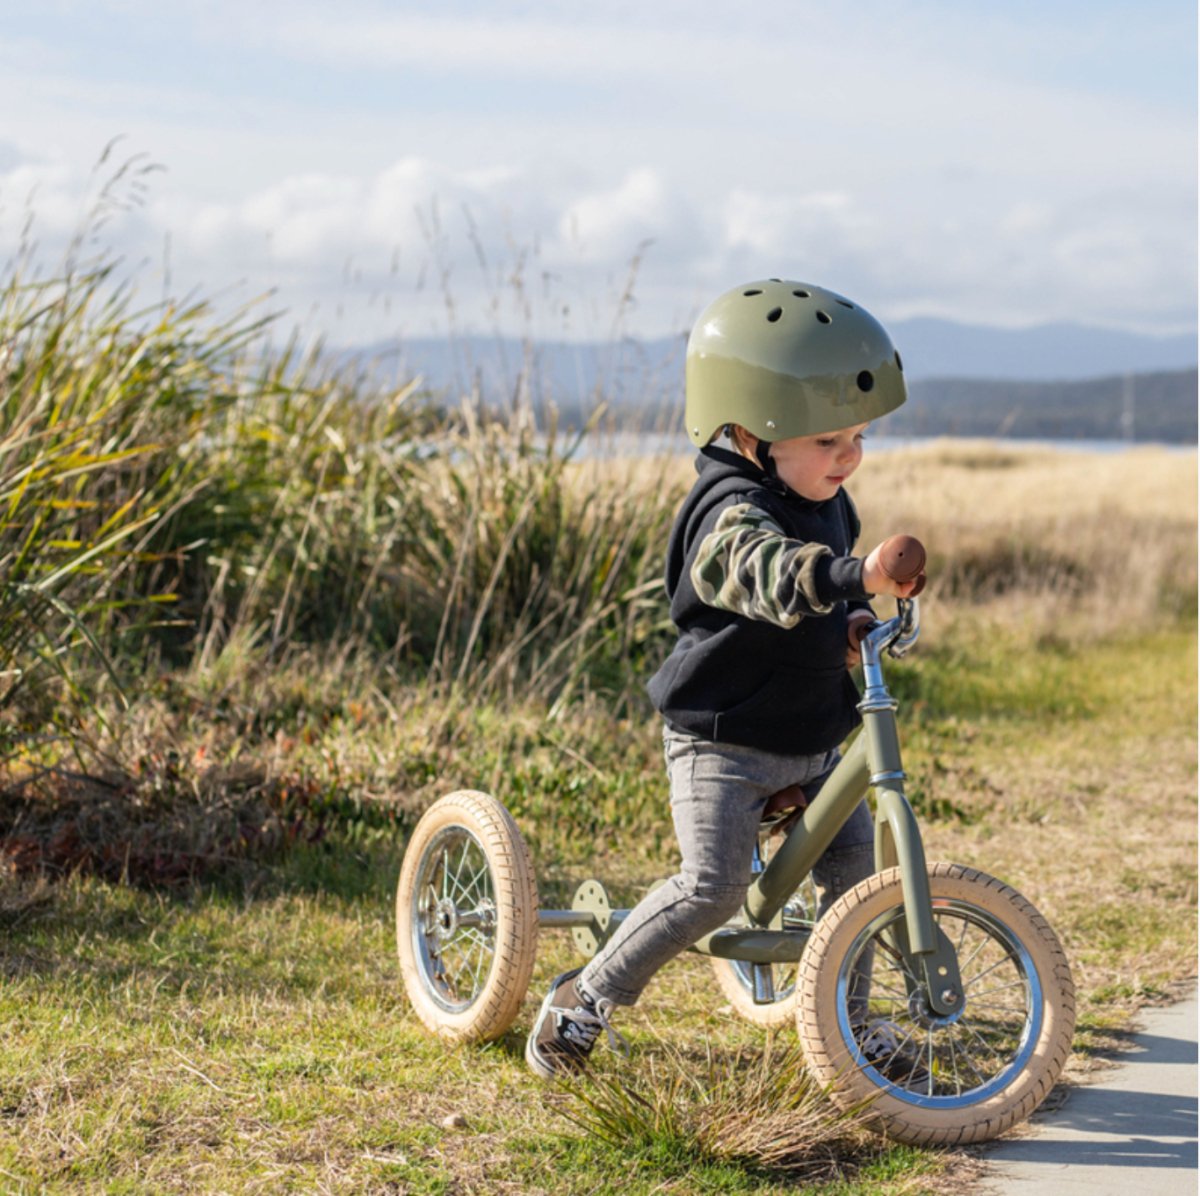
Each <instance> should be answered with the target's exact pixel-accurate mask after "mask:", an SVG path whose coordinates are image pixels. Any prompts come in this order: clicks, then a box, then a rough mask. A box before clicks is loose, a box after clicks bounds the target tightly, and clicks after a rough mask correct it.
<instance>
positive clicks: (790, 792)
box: [762, 785, 808, 822]
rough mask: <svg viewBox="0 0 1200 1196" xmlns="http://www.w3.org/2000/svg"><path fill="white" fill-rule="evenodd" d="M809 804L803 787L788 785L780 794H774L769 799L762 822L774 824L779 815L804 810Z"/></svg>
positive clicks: (764, 808)
mask: <svg viewBox="0 0 1200 1196" xmlns="http://www.w3.org/2000/svg"><path fill="white" fill-rule="evenodd" d="M807 804H808V798H806V797H805V796H804V787H803V786H802V785H786V786H785V787H784V788H782V789H780V790H779V792H778V793H772V794H771V796H770V797H769V798H767V804H766V806H764V807H763V812H762V820H763V822H773V821H774V820H775V818H776V816H777V815H779V814H784V813H786V812H787V811H789V810H795V809H798V808H803V807H804V806H805V805H807Z"/></svg>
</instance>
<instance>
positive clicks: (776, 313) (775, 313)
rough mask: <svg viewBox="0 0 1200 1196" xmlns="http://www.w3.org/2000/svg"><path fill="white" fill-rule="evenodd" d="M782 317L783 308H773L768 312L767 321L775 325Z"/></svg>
mask: <svg viewBox="0 0 1200 1196" xmlns="http://www.w3.org/2000/svg"><path fill="white" fill-rule="evenodd" d="M781 315H783V308H782V307H773V308H771V310H770V311H769V312H767V319H768V320H770V321H771V323H772V324H774V323H775V321H776V320H778V319H779V317H780V316H781Z"/></svg>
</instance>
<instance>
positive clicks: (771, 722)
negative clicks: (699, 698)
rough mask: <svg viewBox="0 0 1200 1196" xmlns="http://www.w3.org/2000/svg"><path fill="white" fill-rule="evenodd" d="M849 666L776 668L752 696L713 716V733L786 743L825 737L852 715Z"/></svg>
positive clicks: (738, 739) (731, 739)
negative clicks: (848, 702)
mask: <svg viewBox="0 0 1200 1196" xmlns="http://www.w3.org/2000/svg"><path fill="white" fill-rule="evenodd" d="M846 676H847V674H846V667H845V665H844V664H842V665H840V666H839V667H837V668H821V669H791V668H778V669H775V670H774V671H773V672H771V674H770V675H769V676H768V677H767V679H766V681H765V682H764V684H763V685H762V686H760V687H759V688H758V689H757V690H756V691H755V692H754V693H753V694H751V695H750V696H749V697H748V698H745V699H743V700H742V701H740V702H738V703H737V704H736V705H733V706H730V707H729V708H728V709H727V710H723V711H719V712H718V713H717V714H716V717H715V718H714V720H713V736H714V738H715V739H717V740H719V741H720V740H724V741H726V742H729V743H747V742H751V743H752V742H762V741H764V740H768V739H769V740H772V741H778V742H781V743H786V742H787V741H788V740H790V739H792V738H795V739H797V740H800V741H809V740H812V739H817V740H820V739H822V738H823V735H822V729H823V728H825V727H826V726H828V727H833V726H835V725H841V724H842V723H843V721H844V720H845V717H846V709H845V707H846V686H845V679H846Z"/></svg>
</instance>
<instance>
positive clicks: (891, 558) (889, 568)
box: [863, 536, 925, 598]
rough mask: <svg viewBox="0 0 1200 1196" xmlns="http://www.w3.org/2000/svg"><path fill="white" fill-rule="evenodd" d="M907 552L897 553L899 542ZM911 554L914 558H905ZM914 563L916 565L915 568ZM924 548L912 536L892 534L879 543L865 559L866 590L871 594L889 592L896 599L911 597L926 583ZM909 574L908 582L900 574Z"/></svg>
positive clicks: (864, 576)
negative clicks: (900, 578) (899, 579)
mask: <svg viewBox="0 0 1200 1196" xmlns="http://www.w3.org/2000/svg"><path fill="white" fill-rule="evenodd" d="M901 544H902V545H904V551H902V552H900V553H899V554H898V553H897V545H901ZM908 555H911V556H913V558H914V559H912V560H908V559H905V558H906V556H908ZM914 566H915V567H914ZM924 567H925V549H924V548H923V547H922V546H921V544H920V542H919V541H917V540H914V539H913V538H912V537H911V536H903V537H901V536H889V537H888V538H887V539H886V540H884V542H883V543H882V544H877V545H876V546H875V547H874V548H872V549H871V551H870V552H869V553H868V554H867V559H866V560H865V561H863V589H864V590H866V591H867V593H868V594H890V595H891V596H892V597H893V598H911V597H912V596H913V595H914V594H916V593H919V592H920V590H921V588H922V586H923V585H924V583H925V574H924V573H923V572H922V570H923V569H924ZM906 575H907V578H908V580H907V581H898V580H897V577H904V576H906Z"/></svg>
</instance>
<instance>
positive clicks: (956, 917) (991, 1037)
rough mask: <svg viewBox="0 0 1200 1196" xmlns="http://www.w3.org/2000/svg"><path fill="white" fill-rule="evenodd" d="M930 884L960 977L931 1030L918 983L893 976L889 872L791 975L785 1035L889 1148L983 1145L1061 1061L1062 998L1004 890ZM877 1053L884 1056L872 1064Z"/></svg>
mask: <svg viewBox="0 0 1200 1196" xmlns="http://www.w3.org/2000/svg"><path fill="white" fill-rule="evenodd" d="M929 882H930V891H931V895H932V899H933V915H934V919H935V921H936V922H937V924H938V927H939V928H940V929H941V931H942V932H943V933H944V934H945V935H946V936H947V937H948V938H949V940H950V942H952V943H953V944H954V946H955V949H956V952H957V955H958V962H959V968H960V971H961V975H962V982H963V996H964V1000H963V1002H962V1003H961V1005H960V1007H959V1008H958V1009H957V1010H956V1011H955V1013H954V1014H952V1015H950V1016H946V1017H939V1016H937V1015H936V1014H935V1013H934V1012H933V1011H932V1009H931V1008H930V1006H929V1003H928V1000H927V997H926V990H925V986H924V983H923V979H922V978H921V977H918V976H915V975H913V974H912V973H911V972H909V971H908V970H907V968H906V966H905V963H904V958H903V956H902V954H901V952H900V951H899V950H898V948H897V934H902V933H903V926H904V902H903V896H902V893H901V885H900V871H899V869H897V868H890V869H888V870H886V871H885V872H881V873H878V874H876V875H875V876H872V877H869V878H868V879H867V880H864V881H862V882H861V883H860V884H858V885H856V886H855V887H854V888H853V889H851V890H850V891H849V892H848V893H846V894H844V895H843V896H842V897H841V898H840V899H839V900H838V901H837V902H836V903H835V904H834V905H833V907H832V908H831V909H830V910H829V912H828V913H827V914H826V916H825V917H824V918H823V919H822V920H821V922H820V923H819V924H818V926H817V929H816V931H815V932H814V934H813V937H812V938H811V939H810V940H809V944H808V946H807V948H806V949H805V954H804V958H803V959H802V960H801V962H800V987H799V994H798V999H797V1014H796V1018H797V1027H798V1029H799V1033H800V1039H801V1042H802V1044H803V1046H804V1050H805V1053H806V1055H807V1057H808V1060H809V1065H810V1067H811V1069H812V1071H813V1072H814V1074H815V1075H816V1077H817V1078H818V1079H819V1080H820V1081H821V1082H822V1083H825V1084H828V1085H829V1086H830V1090H831V1096H832V1098H833V1099H834V1100H835V1102H837V1103H838V1104H840V1105H842V1106H843V1107H845V1108H853V1107H859V1106H862V1105H863V1104H864V1102H867V1104H866V1115H867V1117H868V1118H869V1119H871V1120H873V1121H874V1122H875V1124H876V1126H877V1128H879V1129H881V1130H882V1131H883V1132H884V1133H885V1134H887V1135H888V1136H889V1137H890V1138H893V1139H895V1140H896V1141H899V1142H906V1143H912V1144H917V1145H934V1144H937V1145H956V1144H965V1143H969V1142H983V1141H986V1140H988V1139H990V1138H994V1137H995V1136H996V1135H997V1134H1000V1133H1002V1132H1003V1131H1005V1130H1007V1129H1009V1128H1010V1127H1011V1126H1013V1125H1015V1124H1017V1123H1018V1122H1020V1121H1023V1120H1024V1119H1025V1118H1027V1117H1028V1116H1029V1115H1030V1114H1031V1113H1032V1112H1033V1111H1034V1109H1036V1108H1037V1106H1038V1105H1039V1104H1041V1102H1042V1101H1043V1100H1044V1099H1045V1097H1046V1096H1047V1094H1048V1093H1049V1092H1050V1090H1051V1089H1052V1088H1053V1087H1054V1084H1055V1082H1056V1081H1057V1080H1058V1077H1059V1075H1060V1074H1061V1072H1062V1069H1063V1066H1064V1065H1065V1063H1066V1061H1067V1057H1068V1055H1069V1054H1070V1050H1071V1040H1072V1036H1073V1034H1074V1027H1075V990H1074V985H1073V983H1072V981H1071V972H1070V967H1069V965H1068V963H1067V958H1066V955H1065V954H1064V952H1063V949H1062V947H1061V945H1060V944H1059V942H1058V939H1057V937H1056V936H1055V934H1054V931H1053V930H1052V929H1051V928H1050V926H1049V925H1048V923H1047V922H1046V920H1045V919H1044V918H1043V917H1042V916H1041V915H1040V914H1039V913H1038V912H1037V910H1036V909H1034V907H1033V906H1032V905H1031V904H1030V903H1029V902H1028V901H1026V900H1025V898H1023V897H1022V896H1021V895H1020V894H1019V893H1017V892H1016V891H1015V890H1014V889H1011V888H1010V887H1009V886H1008V885H1005V884H1002V883H1001V882H1000V881H998V880H995V879H994V878H993V877H990V876H988V875H986V874H985V873H983V872H978V871H975V870H974V869H971V868H965V867H962V866H961V865H957V864H945V863H941V864H935V865H934V866H933V867H932V868H931V869H930V873H929ZM866 977H869V993H864V990H863V988H862V983H863V981H864V979H865V978H866ZM864 1005H865V1007H864ZM884 1031H886V1032H885V1033H884ZM882 1041H886V1042H887V1043H889V1044H890V1045H888V1046H887V1047H886V1048H885V1049H884V1050H883V1052H882V1054H881V1053H880V1047H879V1043H880V1042H882Z"/></svg>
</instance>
